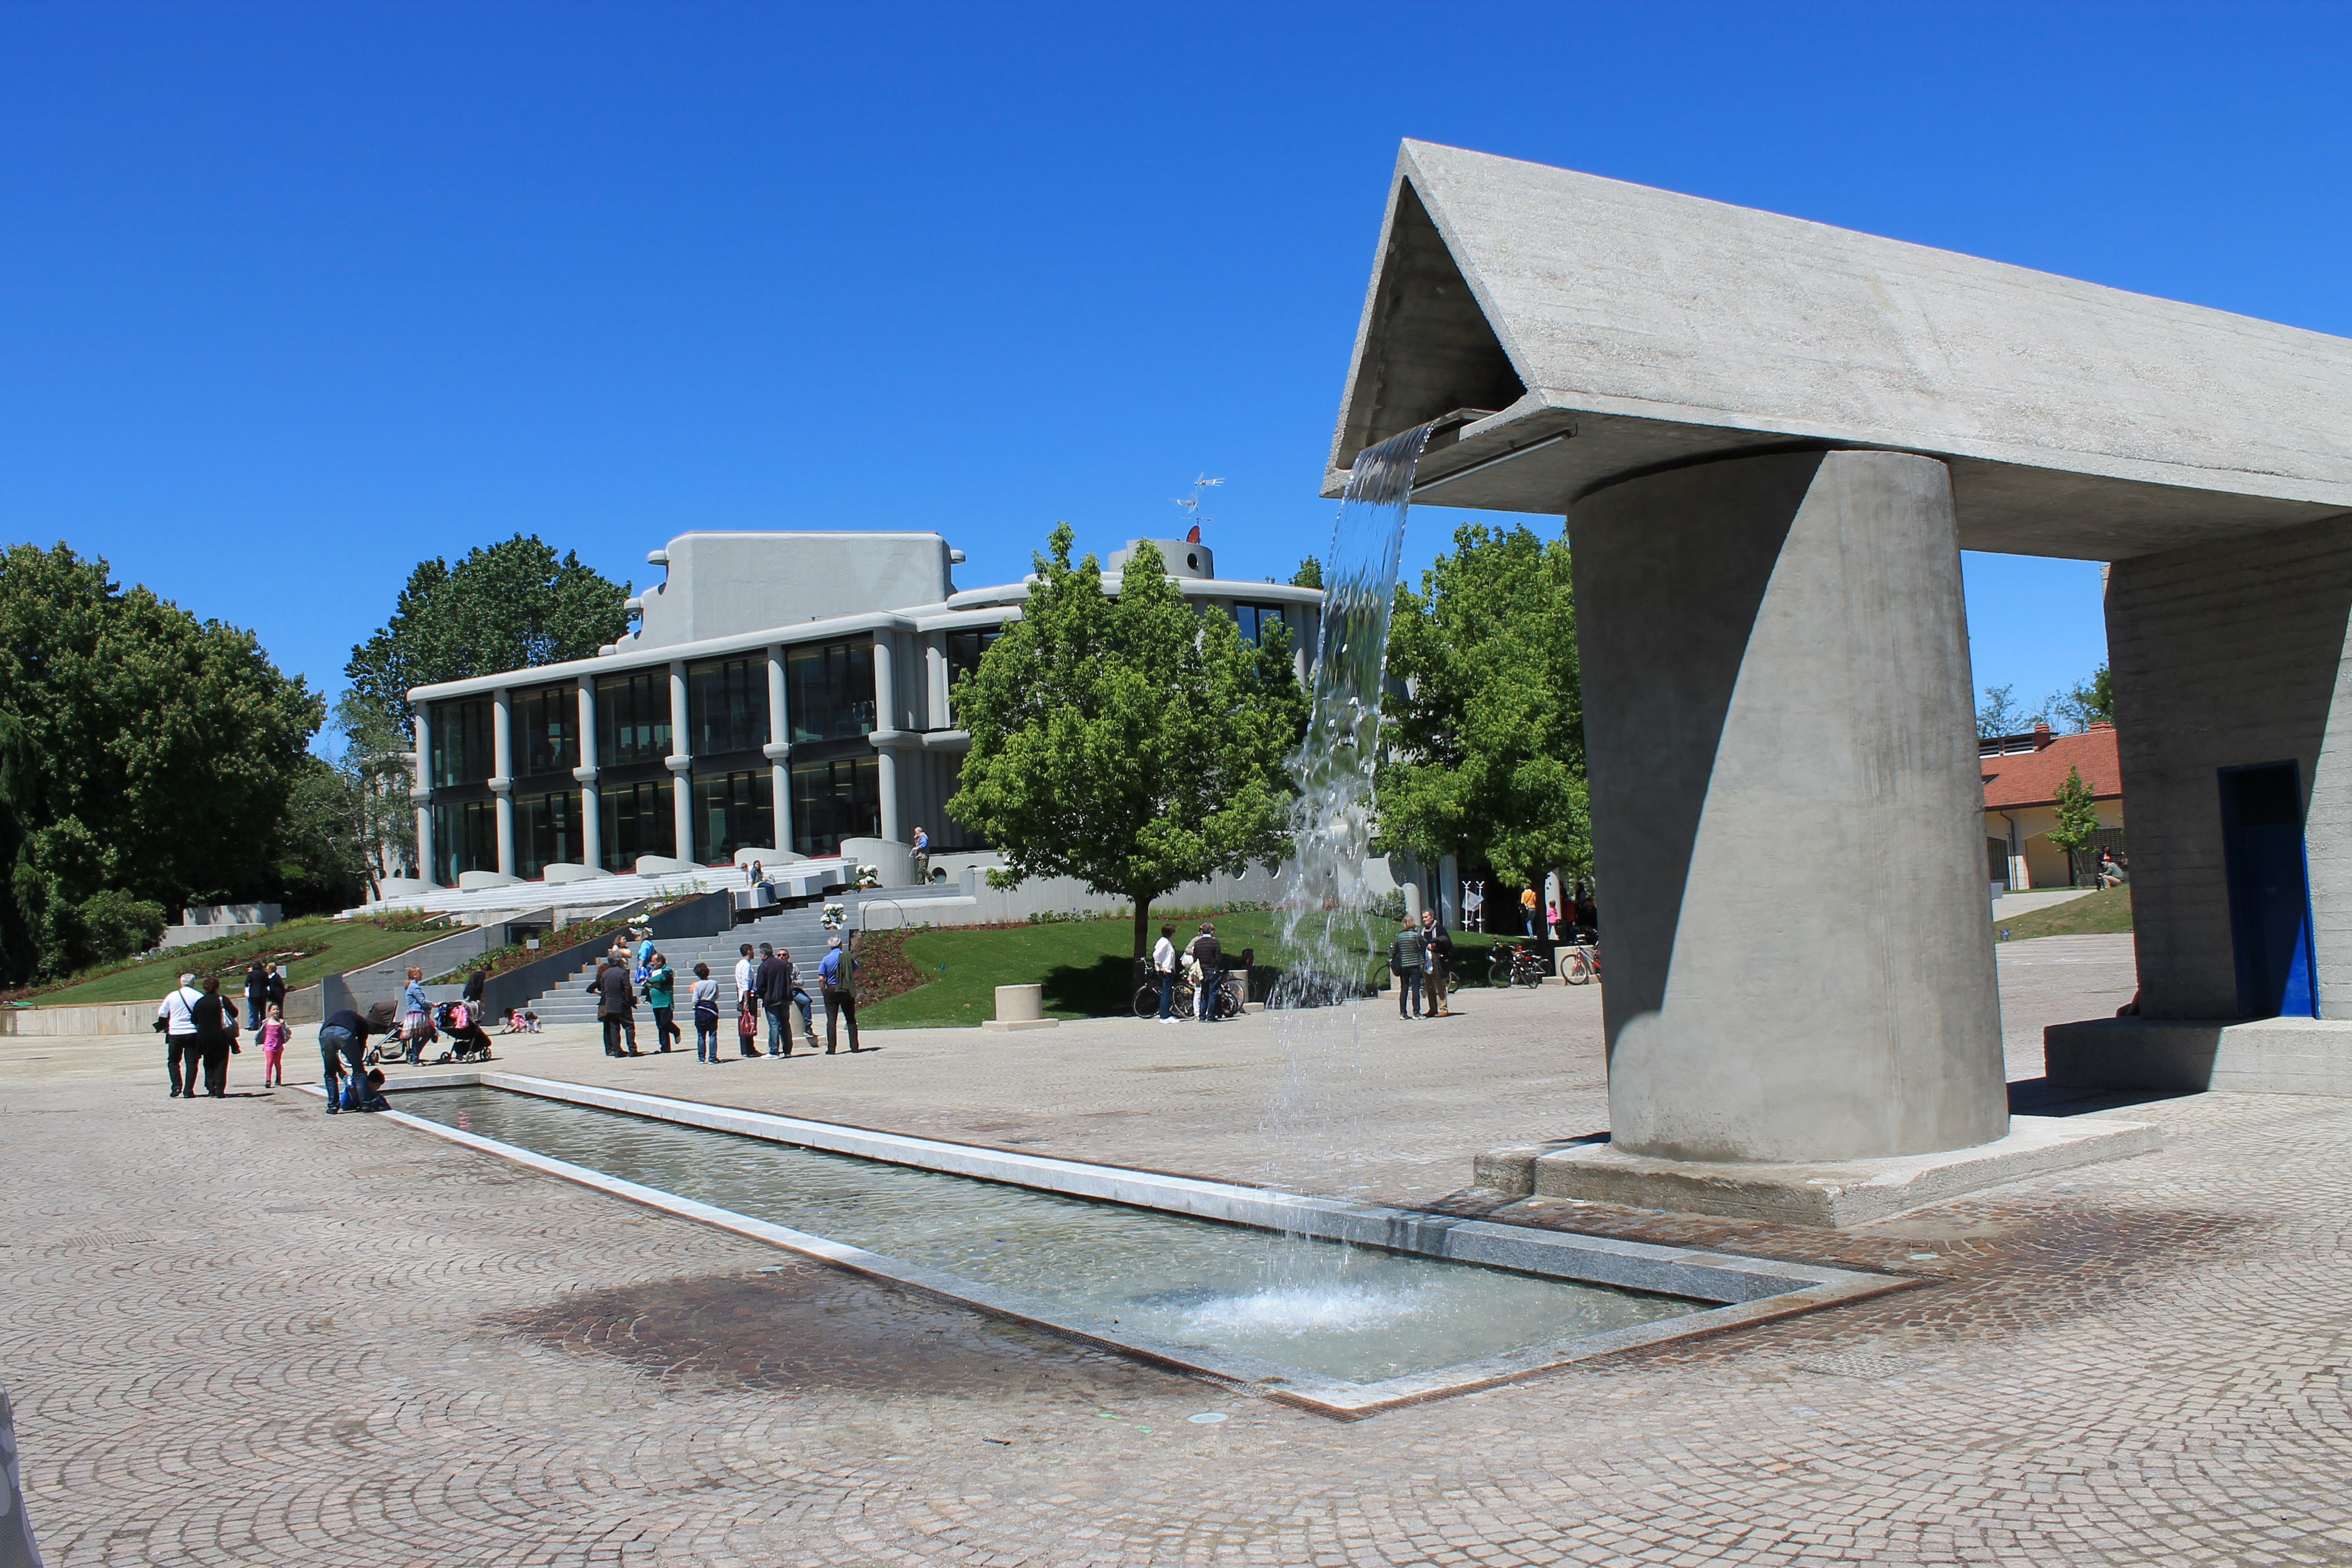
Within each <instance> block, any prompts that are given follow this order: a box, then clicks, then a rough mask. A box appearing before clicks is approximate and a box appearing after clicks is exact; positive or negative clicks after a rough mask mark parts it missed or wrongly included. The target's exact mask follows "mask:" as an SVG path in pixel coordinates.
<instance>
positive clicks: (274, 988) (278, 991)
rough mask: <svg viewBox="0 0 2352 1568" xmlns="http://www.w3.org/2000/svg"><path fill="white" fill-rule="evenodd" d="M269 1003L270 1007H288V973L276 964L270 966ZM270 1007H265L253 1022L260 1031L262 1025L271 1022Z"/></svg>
mask: <svg viewBox="0 0 2352 1568" xmlns="http://www.w3.org/2000/svg"><path fill="white" fill-rule="evenodd" d="M268 1002H269V1007H283V1006H285V1005H286V972H285V971H284V970H282V969H280V968H278V965H276V964H275V963H273V964H271V965H270V966H269V996H268ZM269 1007H264V1008H263V1009H262V1010H261V1011H260V1013H258V1014H257V1015H256V1016H255V1017H254V1020H253V1026H254V1027H255V1028H257V1029H258V1028H259V1027H261V1026H262V1025H264V1024H266V1023H268V1021H269Z"/></svg>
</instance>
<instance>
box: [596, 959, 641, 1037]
mask: <svg viewBox="0 0 2352 1568" xmlns="http://www.w3.org/2000/svg"><path fill="white" fill-rule="evenodd" d="M591 989H593V991H594V992H595V993H596V1016H597V1018H598V1019H599V1020H601V1021H602V1022H603V1024H604V1054H605V1055H606V1056H608V1057H634V1056H635V1055H637V1054H638V1052H637V1018H636V1012H637V988H636V986H635V985H634V984H631V983H630V980H629V965H628V963H627V961H625V960H624V961H622V962H620V963H614V961H613V960H611V959H609V958H608V959H606V960H605V961H604V963H602V964H601V965H600V966H599V967H598V968H597V971H596V979H595V982H594V984H593V986H592V987H591ZM624 1037H626V1038H627V1040H628V1042H629V1048H628V1049H627V1050H623V1049H622V1048H621V1041H622V1039H623V1038H624Z"/></svg>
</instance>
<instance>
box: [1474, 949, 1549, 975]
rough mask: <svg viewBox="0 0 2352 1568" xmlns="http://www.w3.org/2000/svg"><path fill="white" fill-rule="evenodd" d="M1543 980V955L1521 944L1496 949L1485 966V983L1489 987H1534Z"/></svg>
mask: <svg viewBox="0 0 2352 1568" xmlns="http://www.w3.org/2000/svg"><path fill="white" fill-rule="evenodd" d="M1543 980H1544V961H1543V955H1542V954H1541V953H1539V952H1536V951H1535V950H1534V949H1533V948H1530V947H1528V946H1527V945H1526V944H1525V943H1522V942H1511V943H1509V944H1507V945H1505V946H1498V947H1496V949H1495V956H1494V957H1493V958H1492V959H1491V960H1489V961H1488V963H1487V966H1486V983H1487V984H1490V985H1528V986H1534V985H1540V984H1543Z"/></svg>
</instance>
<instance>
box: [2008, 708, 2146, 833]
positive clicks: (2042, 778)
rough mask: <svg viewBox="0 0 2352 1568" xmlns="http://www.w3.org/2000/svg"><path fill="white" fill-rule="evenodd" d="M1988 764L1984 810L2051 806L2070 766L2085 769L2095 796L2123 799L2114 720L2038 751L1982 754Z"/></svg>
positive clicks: (2056, 739)
mask: <svg viewBox="0 0 2352 1568" xmlns="http://www.w3.org/2000/svg"><path fill="white" fill-rule="evenodd" d="M1978 761H1979V763H1980V764H1981V765H1982V767H1983V769H1984V791H1985V809H1986V810H1987V811H2014V810H2016V809H2018V808H2019V807H2021V806H2028V805H2050V804H2051V803H2052V802H2053V801H2054V800H2056V799H2057V798H2058V786H2059V785H2060V784H2063V783H2064V782H2065V779H2066V770H2067V769H2068V768H2070V767H2072V768H2079V769H2081V770H2082V773H2083V782H2084V784H2089V785H2090V786H2091V795H2092V798H2094V799H2095V800H2120V799H2122V798H2123V793H2124V770H2123V763H2122V762H2121V761H2120V760H2119V759H2118V758H2117V756H2116V731H2115V727H2114V726H2113V725H2110V724H2101V725H2098V726H2097V727H2095V728H2094V729H2090V730H2085V731H2083V733H2081V734H2079V735H2058V736H2054V737H2053V738H2052V740H2051V742H2050V743H2049V744H2048V745H2046V746H2044V747H2042V749H2041V750H2040V751H2038V752H2012V753H2011V754H2009V755H2007V756H1994V757H1980V758H1979V759H1978Z"/></svg>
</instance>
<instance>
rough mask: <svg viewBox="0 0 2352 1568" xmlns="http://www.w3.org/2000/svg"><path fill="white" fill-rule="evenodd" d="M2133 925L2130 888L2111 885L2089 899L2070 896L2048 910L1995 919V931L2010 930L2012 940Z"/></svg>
mask: <svg viewBox="0 0 2352 1568" xmlns="http://www.w3.org/2000/svg"><path fill="white" fill-rule="evenodd" d="M2131 928H2132V907H2131V889H2130V888H2129V887H2122V888H2109V889H2105V891H2104V892H2097V893H2093V894H2091V895H2090V896H2089V897H2087V898H2081V899H2069V900H2066V901H2065V902H2064V903H2063V904H2052V905H2051V906H2050V907H2049V908H2048V909H2043V910H2031V911H2029V912H2028V913H2025V914H2021V915H2019V916H2018V917H2017V918H2015V919H2014V920H2004V919H2001V918H2000V917H1999V916H1995V917H1994V919H1993V929H1994V931H2007V932H2008V933H2009V937H2008V940H2009V941H2011V942H2025V941H2027V940H2029V939H2031V938H2033V937H2037V936H2089V935H2093V934H2095V933H2098V932H2104V931H2129V930H2131Z"/></svg>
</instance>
